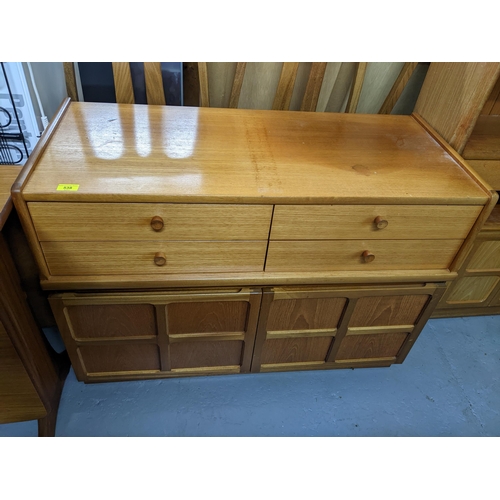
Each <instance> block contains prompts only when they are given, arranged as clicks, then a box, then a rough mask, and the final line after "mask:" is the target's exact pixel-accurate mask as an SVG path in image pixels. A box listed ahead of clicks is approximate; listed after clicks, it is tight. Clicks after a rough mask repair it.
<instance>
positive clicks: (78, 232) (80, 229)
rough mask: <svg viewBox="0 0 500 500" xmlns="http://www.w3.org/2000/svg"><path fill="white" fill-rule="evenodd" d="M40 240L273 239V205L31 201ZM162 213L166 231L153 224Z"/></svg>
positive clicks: (29, 205)
mask: <svg viewBox="0 0 500 500" xmlns="http://www.w3.org/2000/svg"><path fill="white" fill-rule="evenodd" d="M28 209H29V211H30V214H31V216H32V218H33V222H34V224H35V227H36V231H37V235H38V238H39V240H40V241H96V240H98V241H132V240H169V241H174V240H267V238H268V235H269V228H270V224H271V215H272V210H273V207H272V206H271V205H208V204H204V205H203V204H202V205H199V204H185V203H179V204H160V203H117V204H114V203H112V204H110V203H107V204H106V203H65V204H64V210H61V206H60V204H59V203H55V202H48V203H41V202H38V203H29V204H28ZM153 217H161V218H162V219H163V223H164V226H163V228H162V229H161V230H160V231H154V230H153V228H152V227H151V220H152V218H153Z"/></svg>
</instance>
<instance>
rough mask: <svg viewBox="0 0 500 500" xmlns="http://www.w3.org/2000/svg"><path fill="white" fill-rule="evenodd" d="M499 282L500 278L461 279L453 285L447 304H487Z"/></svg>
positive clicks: (474, 277)
mask: <svg viewBox="0 0 500 500" xmlns="http://www.w3.org/2000/svg"><path fill="white" fill-rule="evenodd" d="M499 281H500V277H498V276H473V277H465V278H460V279H459V280H457V281H456V282H454V283H453V284H452V285H451V286H452V289H451V292H450V294H449V295H447V297H446V303H447V304H450V305H459V304H463V305H467V306H472V305H476V304H477V305H481V304H486V301H487V300H488V298H489V297H490V295H491V294H492V292H493V291H494V290H495V287H496V285H497V283H498V282H499Z"/></svg>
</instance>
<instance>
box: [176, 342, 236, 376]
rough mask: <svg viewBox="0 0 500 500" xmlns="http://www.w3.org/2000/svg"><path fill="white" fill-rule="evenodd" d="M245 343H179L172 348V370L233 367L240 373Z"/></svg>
mask: <svg viewBox="0 0 500 500" xmlns="http://www.w3.org/2000/svg"><path fill="white" fill-rule="evenodd" d="M242 352H243V342H242V341H241V340H239V341H205V342H203V341H202V342H177V343H175V344H171V346H170V362H171V368H172V370H174V371H175V370H179V369H183V368H184V369H185V368H195V369H196V368H198V369H203V368H207V367H221V368H225V367H228V368H229V367H231V368H233V369H235V370H236V371H237V372H239V371H240V366H241V362H242V360H241V356H242Z"/></svg>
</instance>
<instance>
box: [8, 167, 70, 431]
mask: <svg viewBox="0 0 500 500" xmlns="http://www.w3.org/2000/svg"><path fill="white" fill-rule="evenodd" d="M19 172H20V168H19V167H11V166H2V167H0V208H1V215H0V230H3V229H4V228H5V225H8V224H9V215H11V210H12V200H11V197H10V188H11V185H12V183H13V182H14V181H15V179H16V177H17V176H18V174H19ZM68 370H69V360H68V358H67V356H66V354H65V353H64V354H61V355H58V354H57V353H55V352H54V351H53V349H52V348H51V347H50V345H49V344H48V342H47V341H46V339H45V337H44V336H43V334H42V332H41V331H40V329H39V327H38V326H37V324H36V322H35V319H34V318H33V316H32V313H31V310H30V308H29V306H28V303H27V301H26V295H25V293H24V291H23V289H22V288H21V280H20V277H19V275H18V272H17V269H16V266H15V264H14V261H13V259H12V255H11V252H10V248H9V245H8V243H7V240H6V238H5V236H4V231H2V233H0V423H2V424H4V423H11V422H19V421H24V420H34V419H37V420H38V434H39V436H54V435H55V426H56V419H57V409H58V406H59V398H60V396H61V391H62V387H63V384H64V379H65V377H66V374H67V372H68Z"/></svg>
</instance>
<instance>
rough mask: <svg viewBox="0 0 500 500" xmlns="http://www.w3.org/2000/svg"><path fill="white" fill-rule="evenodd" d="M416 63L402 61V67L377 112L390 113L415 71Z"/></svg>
mask: <svg viewBox="0 0 500 500" xmlns="http://www.w3.org/2000/svg"><path fill="white" fill-rule="evenodd" d="M417 64H418V63H416V62H406V63H404V66H403V67H402V69H401V72H400V73H399V75H398V77H397V78H396V81H395V82H394V84H393V86H392V88H391V90H390V91H389V94H387V97H386V98H385V101H384V103H383V104H382V106H381V107H380V110H379V113H380V114H381V115H384V114H390V113H391V111H392V110H393V108H394V106H395V105H396V103H397V102H398V99H399V98H400V97H401V94H402V93H403V90H404V89H405V87H406V84H407V83H408V81H409V80H410V77H411V75H412V74H413V72H414V71H415V68H416V67H417Z"/></svg>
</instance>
